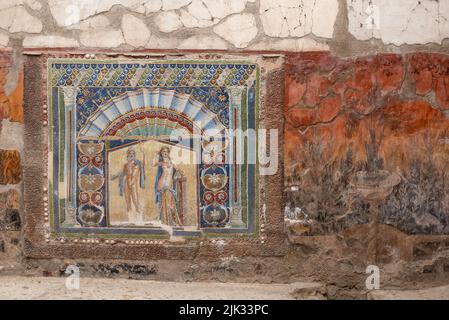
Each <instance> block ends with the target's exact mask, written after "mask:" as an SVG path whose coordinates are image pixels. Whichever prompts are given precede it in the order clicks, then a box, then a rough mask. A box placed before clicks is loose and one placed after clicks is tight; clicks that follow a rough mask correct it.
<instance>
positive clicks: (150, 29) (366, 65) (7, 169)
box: [0, 0, 449, 281]
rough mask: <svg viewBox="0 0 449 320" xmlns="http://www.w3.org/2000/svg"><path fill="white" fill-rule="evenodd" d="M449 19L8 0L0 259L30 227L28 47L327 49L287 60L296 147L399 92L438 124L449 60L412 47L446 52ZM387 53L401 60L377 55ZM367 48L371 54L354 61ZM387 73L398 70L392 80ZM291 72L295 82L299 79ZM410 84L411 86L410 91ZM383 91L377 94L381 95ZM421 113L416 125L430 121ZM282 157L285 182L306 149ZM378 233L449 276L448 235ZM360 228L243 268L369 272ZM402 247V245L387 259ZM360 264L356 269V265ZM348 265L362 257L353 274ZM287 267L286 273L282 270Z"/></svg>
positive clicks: (390, 9)
mask: <svg viewBox="0 0 449 320" xmlns="http://www.w3.org/2000/svg"><path fill="white" fill-rule="evenodd" d="M448 19H449V2H448V1H441V0H440V1H435V0H396V1H387V0H276V1H275V0H120V1H119V0H96V1H92V0H89V1H88V0H71V1H70V0H2V1H1V2H0V48H1V49H0V50H1V52H2V53H1V54H0V261H1V262H0V266H8V265H13V264H14V263H15V262H16V261H18V260H17V258H16V257H17V256H20V254H21V249H20V243H21V242H20V237H21V234H20V231H17V230H18V229H20V221H21V219H20V216H22V217H23V214H24V213H23V209H21V208H23V201H22V199H21V197H22V189H23V185H22V175H23V173H22V169H21V165H22V162H23V161H22V157H23V108H22V97H23V84H22V81H23V75H22V72H21V70H22V61H23V60H24V59H23V54H24V53H27V54H38V53H39V51H40V50H41V49H45V48H58V49H59V50H62V51H64V50H67V51H73V50H74V49H77V50H79V49H80V48H81V50H82V51H86V52H93V51H98V50H102V51H120V52H131V51H138V50H144V49H155V50H171V51H170V52H171V54H173V55H176V50H178V49H179V50H183V49H194V50H223V51H226V50H228V51H229V50H231V51H250V50H255V51H258V52H260V53H261V52H265V51H267V52H266V53H270V52H275V54H279V53H280V52H281V51H282V53H288V52H290V53H292V52H305V51H329V52H330V55H328V54H326V55H324V57H326V58H325V59H324V60H320V62H319V63H317V62H316V61H315V58H314V59H312V60H311V61H312V62H311V64H310V65H305V64H304V63H302V62H301V58H304V56H301V55H300V56H297V57H293V58H292V60H291V62H290V64H289V66H290V70H294V71H293V73H290V74H288V75H287V79H289V80H288V81H290V82H291V83H290V82H288V81H287V83H286V85H287V88H286V90H287V96H286V101H285V118H286V122H287V129H286V131H285V141H286V146H287V148H288V146H292V145H293V142H295V141H297V139H303V137H301V136H300V135H299V134H298V132H299V131H301V132H302V131H304V130H305V128H307V127H308V126H311V127H318V126H319V125H320V124H321V123H326V124H327V126H328V127H332V126H333V125H334V124H335V123H338V122H339V121H340V122H342V121H343V120H341V119H343V118H344V114H347V113H348V112H347V111H348V109H350V108H352V110H351V112H355V113H356V114H358V115H360V117H362V118H363V117H364V116H365V115H366V114H370V113H371V112H372V110H371V109H370V108H371V107H372V104H373V103H374V104H375V105H376V106H381V105H387V107H389V106H390V105H391V103H392V102H391V101H390V100H389V101H387V98H389V97H392V98H395V99H397V100H396V104H394V106H396V109H397V110H399V111H398V112H399V113H401V112H402V113H404V112H405V111H404V110H405V109H406V110H407V112H409V110H410V108H415V109H416V108H417V110H416V114H417V117H418V116H422V117H425V119H427V120H428V121H431V122H433V121H434V119H437V120H438V121H440V123H444V121H446V120H444V119H445V114H446V113H445V112H446V111H445V110H446V109H447V105H448V102H447V101H448V98H447V93H446V91H447V83H448V81H447V69H444V68H445V67H444V68H443V69H444V70H443V69H441V67H440V66H441V65H443V66H445V65H446V64H445V62H444V61H446V58H445V57H444V56H439V55H428V56H427V55H413V54H412V53H415V52H432V53H448V52H449V41H448V39H447V38H449V21H448ZM378 53H382V54H386V53H390V54H393V55H380V56H376V54H378ZM408 54H411V55H408ZM365 55H371V57H368V58H362V59H358V58H357V57H359V56H365ZM317 56H320V57H323V56H321V55H317ZM415 57H417V58H416V59H415ZM440 57H441V59H443V60H444V61H443V60H441V59H440ZM305 60H306V61H309V60H307V59H305ZM331 66H332V67H331ZM336 66H338V68H337V67H336ZM295 70H296V71H295ZM438 70H439V71H438ZM343 71H344V72H345V75H346V76H351V77H353V80H352V81H353V82H352V84H351V83H349V84H348V82H345V81H343V80H342V83H341V85H342V86H344V85H346V86H349V89H347V90H346V89H345V90H344V91H341V90H343V89H342V86H340V87H339V88H336V83H339V81H340V80H341V79H340V78H339V77H341V76H343V75H340V74H338V73H339V72H343ZM307 72H309V73H307ZM381 72H387V73H388V74H389V73H391V75H389V76H388V77H384V76H382V75H381V74H380V73H381ZM289 77H290V78H289ZM292 77H293V78H294V80H291V78H292ZM333 77H334V78H333ZM339 79H340V80H339ZM373 79H374V80H373ZM371 81H374V82H373V83H372V82H371ZM376 81H377V82H376ZM359 82H360V83H359ZM404 83H405V84H410V85H409V86H404V85H403V84H404ZM323 86H324V87H323ZM351 86H353V87H351ZM414 86H416V88H415V87H414ZM323 88H324V89H323ZM411 88H414V89H413V90H412V89H411ZM334 89H335V90H334ZM338 90H340V91H338ZM376 92H380V97H381V100H382V101H380V100H379V99H380V98H379V96H378V95H377V93H376ZM394 106H393V107H394ZM393 107H392V108H393ZM415 109H413V110H415ZM418 109H419V110H418ZM414 114H415V113H414ZM423 114H424V115H423ZM429 114H430V115H432V117H430V116H429ZM379 117H383V115H379ZM429 117H430V118H429ZM346 120H347V119H346ZM415 120H416V119H415ZM421 120H422V119H421ZM421 120H419V119H418V120H416V122H420V123H421V122H422V121H421ZM427 120H426V121H427ZM343 122H344V121H343ZM344 125H345V124H344V123H343V124H341V126H344ZM329 130H330V129H329ZM324 131H325V130H323V132H324ZM356 132H357V131H356ZM353 134H356V133H353ZM342 146H343V144H342ZM345 148H346V147H345V146H343V147H342V148H340V149H339V151H338V152H346V151H347V150H346V149H345ZM338 152H337V153H338ZM342 154H343V153H342ZM285 156H286V161H287V164H286V166H285V173H286V175H287V177H292V176H293V175H289V174H291V173H292V168H294V167H295V166H296V165H297V163H298V162H300V161H299V160H298V155H297V154H294V155H293V156H292V155H291V152H290V151H288V149H287V152H286V154H285ZM289 161H290V162H289ZM362 222H363V221H362ZM396 226H397V225H396ZM382 228H383V229H382ZM438 228H440V229H441V231H440V232H439V234H447V223H446V222H445V224H444V225H443V226H441V227H438ZM337 229H338V228H337ZM440 229H439V230H440ZM301 230H302V229H300V232H302V231H301ZM376 230H383V231H384V232H385V237H384V239H383V240H382V241H385V243H386V245H385V247H391V244H392V243H393V244H395V246H396V247H399V248H400V250H399V249H398V250H399V252H400V254H399V256H400V257H404V259H405V258H406V257H409V258H410V257H413V256H414V254H415V253H416V255H417V257H418V258H417V259H418V260H419V259H421V260H422V261H424V262H422V263H421V262H420V263H421V265H419V266H418V267H416V266H415V265H413V266H409V270H411V272H412V273H413V272H418V273H422V272H424V271H426V270H427V271H428V273H430V274H431V273H432V272H430V271H429V270H431V271H432V270H434V271H435V270H437V271H438V272H437V273H438V274H440V273H442V274H445V273H444V272H443V271H444V270H445V268H446V269H447V267H445V264H444V263H443V262H441V259H440V258H438V257H437V256H438V254H440V253H438V254H436V252H437V251H438V250H439V251H438V252H441V251H442V250H443V251H444V248H445V247H446V245H445V242H444V240H441V239H440V240H435V239H433V238H432V239H428V241H427V242H425V243H424V244H422V243H421V244H417V245H416V246H414V241H415V240H413V239H409V238H407V237H408V235H406V234H407V233H410V232H409V231H408V230H407V227H406V228H405V229H404V228H402V230H403V231H405V232H406V234H399V235H398V234H396V233H394V232H389V230H390V229H388V228H387V229H385V228H384V227H380V229H376ZM295 232H296V231H295ZM322 233H323V232H322ZM324 233H326V232H324ZM359 233H362V234H363V232H362V231H360V230H358V231H347V232H346V233H345V234H344V235H345V237H346V238H345V239H344V240H342V239H340V238H339V236H338V237H337V238H338V239H340V240H338V239H337V240H338V241H337V240H335V239H334V240H332V239H333V238H326V237H328V235H326V236H324V237H323V238H320V240H317V241H316V242H314V243H312V242H313V241H315V240H313V241H312V240H311V238H307V237H306V238H302V237H299V238H298V237H296V236H297V235H295V233H294V232H293V233H290V236H291V241H292V242H294V243H296V245H297V247H295V248H293V249H291V250H292V253H291V254H289V255H287V256H286V258H285V260H284V261H281V262H279V261H278V262H269V260H266V261H267V262H265V264H264V265H263V266H262V265H261V264H260V261H250V262H248V263H249V264H246V266H248V265H251V268H249V269H250V271H248V270H247V271H248V272H251V273H254V274H257V275H258V277H259V279H262V278H264V277H267V279H268V278H269V275H267V274H266V273H264V272H266V271H265V270H269V269H272V270H278V271H277V272H278V273H277V277H275V278H276V280H277V281H281V280H282V279H283V280H286V279H287V278H288V276H287V275H288V274H289V272H290V271H289V270H290V269H289V268H290V267H289V266H294V267H293V268H296V269H295V270H296V271H295V272H294V274H296V275H297V274H299V273H301V272H302V274H304V275H312V276H317V277H318V278H320V277H324V278H325V277H326V275H327V276H330V275H331V274H333V273H335V270H340V271H341V272H342V274H345V272H349V273H354V272H359V274H360V273H361V274H363V271H364V270H363V267H364V265H365V262H366V259H365V258H364V252H365V244H362V245H359V246H358V249H357V250H353V251H351V250H352V249H353V248H352V246H356V245H358V242H357V239H358V238H360V237H361V236H360V235H359ZM387 234H388V236H387ZM292 236H293V237H292ZM334 236H335V235H331V236H330V237H334ZM406 239H409V240H406ZM311 241H312V242H311ZM335 241H337V242H335ZM339 241H340V242H339ZM389 241H390V242H391V243H390V242H389ZM335 243H337V244H335ZM405 243H406V244H405ZM366 245H368V244H366ZM328 246H336V247H334V249H335V250H332V251H333V252H332V253H330V254H329V255H327V256H326V255H325V256H324V257H323V256H322V253H323V252H326V251H325V249H323V248H326V247H328ZM401 250H402V251H401ZM348 252H352V253H351V255H352V257H353V258H354V257H355V258H354V259H355V260H351V259H348V260H345V262H344V263H338V262H337V261H340V260H341V259H342V257H347V256H348ZM410 252H411V253H410ZM327 253H329V252H327ZM357 254H358V255H357ZM395 254H396V253H394V252H393V253H392V254H390V255H388V254H387V256H389V257H392V256H394V255H395ZM356 255H357V256H356ZM303 259H306V260H308V261H314V263H316V264H321V265H327V266H329V267H328V268H327V269H328V270H327V269H326V270H324V269H323V268H322V269H319V270H312V268H311V267H310V265H311V264H308V265H305V264H304V261H303ZM345 259H346V258H345ZM410 259H411V258H410ZM426 259H428V260H426ZM429 259H430V260H429ZM432 259H433V260H432ZM435 259H436V260H435ZM381 260H382V259H381ZM386 260H388V259H386ZM421 260H420V261H421ZM4 261H5V262H4ZM348 261H349V262H348ZM354 261H356V262H357V263H356V265H357V267H354ZM429 261H430V262H429ZM432 261H433V262H432ZM435 261H436V262H435ZM346 262H347V263H348V264H346ZM239 263H240V262H236V261H235V260H232V259H231V260H229V261H228V260H224V261H222V262H217V265H216V266H212V267H210V268H215V269H214V270H215V271H216V270H219V271H220V272H221V271H223V270H225V271H224V272H225V274H226V275H227V273H226V272H227V271H226V270H228V271H229V270H235V268H237V267H235V265H239ZM276 264H281V265H282V267H278V266H276ZM350 264H353V266H352V269H351V270H349V269H350V266H349V265H350ZM242 265H243V264H242ZM163 266H166V265H165V264H163ZM49 268H50V267H49ZM111 268H112V267H110V266H103V269H102V268H100V269H101V270H103V271H104V272H106V271H107V270H109V271H110V270H111ZM183 268H186V269H185V270H187V271H185V272H186V274H188V275H189V276H190V275H191V274H192V275H193V274H195V275H199V274H201V271H205V272H206V274H207V273H208V272H210V270H209V269H207V267H206V266H201V263H199V264H193V265H190V266H188V265H185V266H182V267H180V270H181V269H182V270H184V269H183ZM191 268H193V269H191ZM245 268H246V267H245ZM414 268H415V269H414ZM432 268H433V269H432ZM44 269H45V268H44ZM124 269H126V268H124ZM128 269H129V268H128ZM160 269H164V267H161V268H160ZM168 269H169V268H168ZM168 269H167V270H168ZM206 269H207V270H206ZM281 269H282V272H281V271H279V270H281ZM105 270H106V271H105ZM242 270H243V269H242ZM354 270H355V271H354ZM357 270H358V271H357ZM398 270H399V269H397V268H396V265H394V266H393V267H392V269H391V270H390V271H392V273H393V274H394V273H397V272H398ZM400 270H403V269H400ZM423 270H424V271H423ZM103 271H102V272H103ZM440 271H441V272H440ZM232 272H233V271H232ZM232 272H231V273H230V275H231V276H232V275H233V274H232ZM242 272H243V273H244V272H246V271H242ZM290 273H291V272H290ZM203 274H204V273H203ZM446 274H447V273H446ZM199 277H201V276H199Z"/></svg>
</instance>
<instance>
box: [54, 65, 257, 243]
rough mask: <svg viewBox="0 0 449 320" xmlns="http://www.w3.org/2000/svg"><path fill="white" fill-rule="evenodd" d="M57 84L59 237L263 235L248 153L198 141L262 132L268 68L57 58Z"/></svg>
mask: <svg viewBox="0 0 449 320" xmlns="http://www.w3.org/2000/svg"><path fill="white" fill-rule="evenodd" d="M48 73H49V76H48V81H49V83H48V86H49V92H48V94H49V106H50V112H49V114H50V117H49V124H50V125H51V128H52V132H51V137H50V141H51V143H50V149H51V150H50V151H51V152H52V154H53V162H52V163H51V164H50V169H51V170H50V188H49V190H51V191H53V192H50V193H49V195H50V212H51V224H52V232H53V233H55V234H63V235H66V234H75V235H83V234H103V235H106V234H110V235H116V234H117V235H148V236H156V237H172V236H178V237H179V236H180V237H183V236H185V237H198V236H202V235H205V234H211V235H214V234H216V235H218V234H220V235H225V234H227V235H230V236H232V235H242V234H248V235H250V234H252V233H254V232H255V230H256V223H257V219H256V212H257V208H258V203H257V199H256V192H255V190H256V188H257V179H256V168H255V165H253V164H246V163H244V164H236V163H235V162H236V159H240V158H247V157H246V155H245V154H238V153H239V152H240V151H239V150H242V149H239V148H238V146H239V144H241V143H245V142H242V141H238V140H237V139H235V138H230V137H228V136H223V137H222V138H220V139H215V140H204V139H201V135H199V134H197V133H204V132H208V131H210V130H215V131H216V132H225V131H226V130H227V129H234V130H236V129H242V130H246V129H254V128H256V126H257V122H258V119H257V110H258V95H259V92H258V90H259V89H258V86H259V84H258V81H259V80H258V77H259V68H258V65H257V64H255V63H245V62H231V63H230V62H229V61H228V62H226V63H220V62H214V63H210V62H203V61H195V62H192V61H173V62H170V61H168V62H167V61H163V62H157V61H150V60H146V61H136V60H133V61H116V60H105V61H95V60H84V59H79V60H76V59H70V60H64V59H57V58H52V59H49V60H48ZM250 147H251V146H250ZM252 147H253V148H254V150H255V148H256V146H252ZM243 150H244V151H243V153H247V152H248V149H247V148H243Z"/></svg>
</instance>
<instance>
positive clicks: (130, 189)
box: [119, 148, 146, 222]
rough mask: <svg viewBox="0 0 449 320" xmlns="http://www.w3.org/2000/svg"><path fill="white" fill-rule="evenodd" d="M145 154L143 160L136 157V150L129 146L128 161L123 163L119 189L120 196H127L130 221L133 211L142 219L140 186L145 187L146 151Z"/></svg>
mask: <svg viewBox="0 0 449 320" xmlns="http://www.w3.org/2000/svg"><path fill="white" fill-rule="evenodd" d="M142 154H143V161H140V160H137V159H136V150H135V149H134V148H129V149H128V150H127V151H126V163H125V164H124V165H123V170H122V172H121V173H120V175H119V191H120V196H121V197H123V196H124V197H125V202H126V211H127V212H128V215H129V221H130V222H132V221H133V219H132V217H131V216H130V215H131V214H132V213H133V212H134V211H133V206H134V209H135V212H137V213H138V214H139V219H140V220H142V218H143V217H142V211H143V208H142V206H141V202H140V197H139V188H141V189H144V188H145V166H146V163H145V162H146V161H145V153H144V152H142Z"/></svg>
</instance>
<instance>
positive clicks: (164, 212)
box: [153, 146, 184, 226]
mask: <svg viewBox="0 0 449 320" xmlns="http://www.w3.org/2000/svg"><path fill="white" fill-rule="evenodd" d="M153 167H157V173H156V180H155V194H156V203H157V205H158V207H159V209H160V220H161V221H162V223H163V224H166V225H170V226H182V225H183V224H184V221H183V213H182V210H180V204H181V203H182V199H181V197H182V192H180V191H181V187H180V181H181V180H182V177H183V174H182V172H181V171H180V170H179V169H178V168H177V166H176V164H175V163H174V162H173V161H172V159H171V157H170V148H169V147H168V146H164V147H162V148H161V149H160V151H159V152H158V153H156V154H155V157H154V159H153Z"/></svg>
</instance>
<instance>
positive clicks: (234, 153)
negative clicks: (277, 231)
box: [228, 87, 246, 228]
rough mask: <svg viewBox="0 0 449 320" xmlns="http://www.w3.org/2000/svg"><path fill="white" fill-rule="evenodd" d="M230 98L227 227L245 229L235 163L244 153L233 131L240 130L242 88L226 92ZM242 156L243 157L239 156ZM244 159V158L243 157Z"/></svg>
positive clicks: (239, 140)
mask: <svg viewBox="0 0 449 320" xmlns="http://www.w3.org/2000/svg"><path fill="white" fill-rule="evenodd" d="M228 92H229V97H230V99H229V100H230V104H231V107H230V110H231V114H230V117H231V121H230V123H231V129H232V130H233V132H234V134H233V136H232V137H231V139H230V140H231V147H230V158H231V162H230V163H231V167H230V170H231V177H232V181H231V182H230V183H231V187H230V198H231V201H230V206H231V208H230V209H231V212H230V214H231V218H230V219H229V225H230V226H231V227H235V228H242V227H245V226H246V225H245V223H244V222H243V220H242V206H241V203H242V202H241V200H242V199H241V196H242V195H241V187H242V186H241V181H242V179H241V170H240V164H238V163H237V161H236V160H237V159H239V154H238V153H239V152H245V151H244V147H243V141H242V140H243V139H237V137H236V135H235V130H238V129H241V128H242V123H241V121H242V120H241V109H242V92H243V88H242V87H233V88H230V89H229V90H228ZM240 156H243V155H240ZM243 158H244V157H243Z"/></svg>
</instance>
